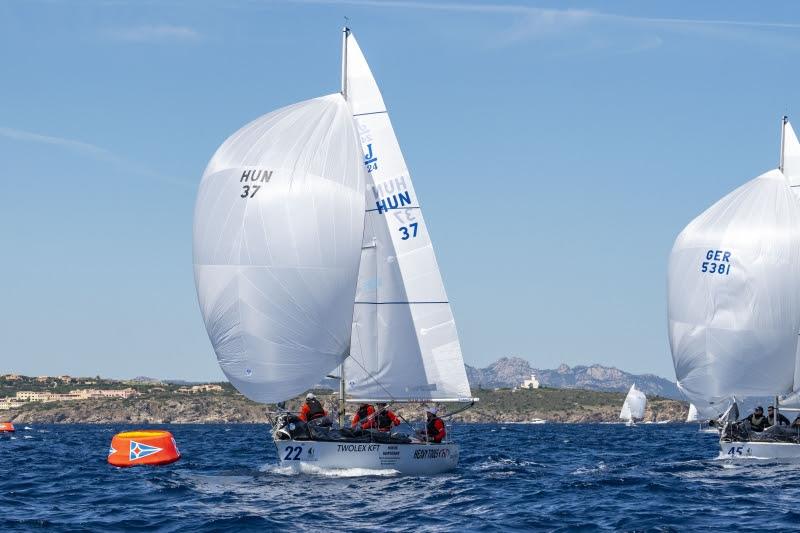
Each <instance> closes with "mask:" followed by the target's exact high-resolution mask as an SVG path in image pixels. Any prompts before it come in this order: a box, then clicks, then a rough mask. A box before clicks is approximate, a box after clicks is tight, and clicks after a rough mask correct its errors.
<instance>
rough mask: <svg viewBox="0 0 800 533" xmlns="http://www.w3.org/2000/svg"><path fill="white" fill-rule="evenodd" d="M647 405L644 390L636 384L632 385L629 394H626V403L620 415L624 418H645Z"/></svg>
mask: <svg viewBox="0 0 800 533" xmlns="http://www.w3.org/2000/svg"><path fill="white" fill-rule="evenodd" d="M646 406H647V397H646V396H645V395H644V393H643V392H642V391H640V390H639V389H637V388H636V384H635V383H634V384H633V385H631V388H630V390H628V395H627V396H625V403H623V404H622V410H621V411H620V412H619V417H620V418H621V419H623V420H641V419H642V418H644V409H645V407H646Z"/></svg>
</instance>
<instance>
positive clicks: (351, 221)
mask: <svg viewBox="0 0 800 533" xmlns="http://www.w3.org/2000/svg"><path fill="white" fill-rule="evenodd" d="M363 167H364V165H363V163H362V154H361V143H360V141H359V138H358V135H357V134H356V130H355V126H354V124H353V120H352V116H351V111H350V108H349V106H348V105H347V103H346V102H345V100H344V98H342V95H340V94H334V95H330V96H325V97H322V98H316V99H313V100H307V101H305V102H301V103H298V104H295V105H292V106H288V107H285V108H283V109H279V110H277V111H274V112H272V113H269V114H267V115H264V116H263V117H261V118H259V119H257V120H255V121H254V122H251V123H250V124H248V125H246V126H245V127H243V128H242V129H240V130H239V131H237V132H236V133H234V134H233V135H232V136H230V137H229V138H228V139H227V140H226V141H225V142H224V143H223V144H222V146H221V147H220V148H219V149H218V150H217V152H216V153H215V154H214V156H213V157H212V158H211V161H210V162H209V163H208V167H207V168H206V171H205V173H204V175H203V180H202V182H201V184H200V190H199V192H198V196H197V204H196V206H195V215H194V271H195V283H196V287H197V294H198V299H199V302H200V309H201V311H202V314H203V319H204V321H205V325H206V330H207V331H208V336H209V338H210V339H211V343H212V345H213V347H214V350H215V352H216V354H217V358H218V360H219V364H220V367H221V368H222V370H223V371H224V372H225V375H226V376H227V377H228V379H229V380H230V381H231V383H232V384H233V385H234V386H235V387H236V388H237V389H238V390H239V391H241V392H242V393H243V394H245V395H246V396H247V397H248V398H250V399H252V400H255V401H260V402H265V403H266V402H278V401H283V400H285V399H287V398H290V397H292V396H294V395H296V394H298V393H300V392H303V391H305V390H307V389H308V388H310V387H312V386H313V385H314V384H315V383H318V382H319V381H320V380H321V379H322V378H323V377H324V376H325V374H326V373H327V372H329V371H331V370H332V369H333V368H335V367H336V366H337V365H339V364H341V362H342V361H343V359H344V358H345V357H346V356H347V352H348V348H349V344H350V332H351V321H352V316H353V298H354V295H355V292H356V281H357V273H358V264H359V257H360V250H361V238H362V235H363V232H364V230H363V228H364V183H365V179H366V177H365V172H364V169H363Z"/></svg>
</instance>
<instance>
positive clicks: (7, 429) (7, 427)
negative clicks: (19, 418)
mask: <svg viewBox="0 0 800 533" xmlns="http://www.w3.org/2000/svg"><path fill="white" fill-rule="evenodd" d="M12 431H14V424H12V423H11V422H0V433H11V432H12Z"/></svg>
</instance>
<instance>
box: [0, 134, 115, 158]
mask: <svg viewBox="0 0 800 533" xmlns="http://www.w3.org/2000/svg"><path fill="white" fill-rule="evenodd" d="M0 137H5V138H7V139H12V140H15V141H27V142H34V143H39V144H50V145H54V146H63V147H64V148H68V149H70V150H73V151H76V152H80V153H83V154H85V155H89V156H92V157H94V158H96V159H105V160H116V159H117V157H116V156H115V155H114V154H113V153H111V152H109V151H108V150H106V149H105V148H100V147H99V146H95V145H94V144H90V143H86V142H82V141H75V140H73V139H65V138H63V137H53V136H51V135H41V134H39V133H32V132H30V131H25V130H18V129H14V128H5V127H2V126H0Z"/></svg>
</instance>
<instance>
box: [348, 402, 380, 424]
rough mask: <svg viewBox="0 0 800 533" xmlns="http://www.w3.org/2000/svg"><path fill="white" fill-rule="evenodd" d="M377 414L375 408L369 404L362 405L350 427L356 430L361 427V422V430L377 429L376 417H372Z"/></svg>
mask: <svg viewBox="0 0 800 533" xmlns="http://www.w3.org/2000/svg"><path fill="white" fill-rule="evenodd" d="M374 414H375V408H374V407H372V405H370V404H368V403H362V404H361V406H360V407H359V408H358V411H356V414H355V415H353V420H352V421H351V422H350V427H351V428H352V429H356V428H358V427H359V422H360V423H361V426H360V427H361V429H370V428H373V427H375V417H374V416H372V415H374Z"/></svg>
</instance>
